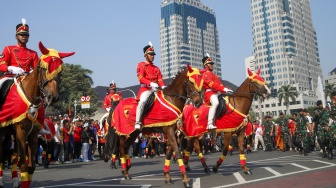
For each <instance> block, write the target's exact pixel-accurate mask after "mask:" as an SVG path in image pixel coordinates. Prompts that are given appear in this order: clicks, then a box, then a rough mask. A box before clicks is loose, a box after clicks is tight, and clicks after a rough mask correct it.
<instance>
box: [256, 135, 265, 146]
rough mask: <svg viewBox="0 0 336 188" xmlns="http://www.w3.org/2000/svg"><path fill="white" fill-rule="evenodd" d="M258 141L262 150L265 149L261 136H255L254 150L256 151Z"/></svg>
mask: <svg viewBox="0 0 336 188" xmlns="http://www.w3.org/2000/svg"><path fill="white" fill-rule="evenodd" d="M258 141H260V143H261V145H262V147H263V149H265V148H266V147H265V143H264V139H263V137H262V136H261V135H255V137H254V149H255V150H257V149H258Z"/></svg>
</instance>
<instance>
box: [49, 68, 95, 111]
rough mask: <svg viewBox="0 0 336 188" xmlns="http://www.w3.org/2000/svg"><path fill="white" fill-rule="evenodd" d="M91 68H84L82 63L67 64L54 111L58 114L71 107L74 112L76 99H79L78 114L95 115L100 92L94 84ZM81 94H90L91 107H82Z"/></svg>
mask: <svg viewBox="0 0 336 188" xmlns="http://www.w3.org/2000/svg"><path fill="white" fill-rule="evenodd" d="M90 74H92V71H91V70H88V69H84V68H82V66H81V65H74V64H65V65H64V70H63V72H62V78H61V84H60V98H59V101H58V102H57V103H55V104H54V111H56V112H57V113H58V114H64V113H68V110H69V107H71V110H72V111H73V113H74V111H75V110H74V101H75V100H76V101H77V106H76V112H77V113H76V114H77V115H84V114H85V115H89V116H91V115H93V113H94V112H96V111H97V108H98V107H97V103H98V94H97V93H96V91H95V89H94V88H92V87H91V86H92V85H93V81H92V78H91V77H90V76H89V75H90ZM81 96H90V98H91V100H90V108H89V109H82V108H81V103H80V97H81Z"/></svg>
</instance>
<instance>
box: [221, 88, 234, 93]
mask: <svg viewBox="0 0 336 188" xmlns="http://www.w3.org/2000/svg"><path fill="white" fill-rule="evenodd" d="M223 91H224V92H225V93H233V91H232V90H231V89H229V88H224V89H223Z"/></svg>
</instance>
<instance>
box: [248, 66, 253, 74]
mask: <svg viewBox="0 0 336 188" xmlns="http://www.w3.org/2000/svg"><path fill="white" fill-rule="evenodd" d="M247 72H248V74H249V76H252V75H253V72H252V71H251V69H250V68H247Z"/></svg>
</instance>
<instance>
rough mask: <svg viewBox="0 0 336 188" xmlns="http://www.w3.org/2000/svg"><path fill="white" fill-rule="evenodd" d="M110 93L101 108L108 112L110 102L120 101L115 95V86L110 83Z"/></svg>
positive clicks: (117, 95)
mask: <svg viewBox="0 0 336 188" xmlns="http://www.w3.org/2000/svg"><path fill="white" fill-rule="evenodd" d="M109 90H110V93H109V94H107V95H106V96H105V99H104V103H103V108H104V109H105V110H106V111H107V112H109V111H110V109H111V105H112V101H122V97H121V95H120V93H119V94H117V93H116V90H117V85H116V83H114V82H113V81H112V83H111V84H110V89H109Z"/></svg>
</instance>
